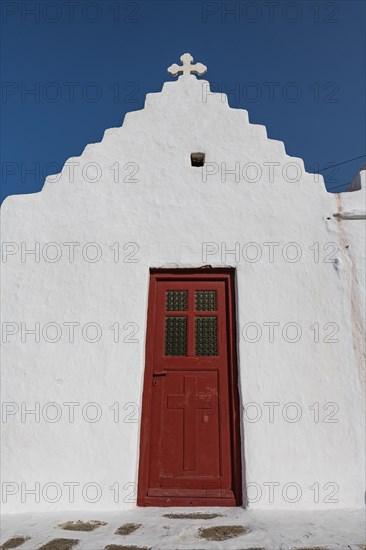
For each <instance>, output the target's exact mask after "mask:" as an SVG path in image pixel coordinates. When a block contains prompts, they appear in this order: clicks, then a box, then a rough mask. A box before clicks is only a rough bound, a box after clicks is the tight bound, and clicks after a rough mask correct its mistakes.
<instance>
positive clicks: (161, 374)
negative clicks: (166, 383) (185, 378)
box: [153, 370, 168, 376]
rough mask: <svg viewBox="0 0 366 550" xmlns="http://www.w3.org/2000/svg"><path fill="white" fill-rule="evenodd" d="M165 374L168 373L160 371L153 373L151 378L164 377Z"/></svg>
mask: <svg viewBox="0 0 366 550" xmlns="http://www.w3.org/2000/svg"><path fill="white" fill-rule="evenodd" d="M166 374H168V371H166V370H161V371H158V372H153V376H165V375H166Z"/></svg>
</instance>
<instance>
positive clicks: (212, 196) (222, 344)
mask: <svg viewBox="0 0 366 550" xmlns="http://www.w3.org/2000/svg"><path fill="white" fill-rule="evenodd" d="M181 61H182V65H176V64H174V65H172V66H171V67H169V72H170V78H172V77H176V76H177V77H178V78H173V80H174V81H170V82H166V83H165V84H164V86H163V89H162V91H161V92H159V93H153V94H148V96H147V98H146V103H145V107H144V109H142V110H140V111H135V112H131V113H128V114H127V115H126V117H125V120H124V122H123V125H122V126H121V127H118V128H112V129H109V130H107V131H106V132H105V134H104V137H103V139H102V141H101V142H100V143H95V144H91V145H87V147H86V148H85V149H84V151H83V153H82V155H81V156H80V157H73V158H70V159H69V160H68V161H67V162H66V164H65V166H64V167H63V169H62V172H61V173H60V174H57V175H54V176H49V177H47V179H46V181H45V184H44V188H43V190H42V191H41V192H40V193H35V194H28V195H21V196H19V195H18V196H11V197H8V198H7V199H6V200H5V202H4V204H3V207H2V258H1V269H2V359H3V364H2V388H3V390H2V399H3V403H2V453H3V457H2V464H3V472H2V502H3V511H4V512H9V513H12V512H18V513H19V512H29V511H40V512H41V511H50V510H65V509H68V510H81V509H83V510H85V509H92V510H96V509H99V510H110V511H112V510H122V509H127V508H133V507H135V506H165V507H169V506H174V507H177V506H182V507H183V506H200V507H202V506H242V507H248V508H249V509H250V508H252V509H254V508H257V509H282V508H285V509H289V510H290V509H291V510H295V509H296V510H299V509H300V510H301V509H316V510H318V509H324V508H332V509H336V508H361V507H362V506H363V505H364V498H365V485H364V464H365V454H364V453H365V444H364V443H365V442H364V405H363V395H364V383H365V371H364V365H365V363H364V350H363V345H364V344H363V342H364V339H363V334H364V326H365V318H364V304H365V245H364V236H365V171H364V170H363V171H361V172H360V174H359V175H358V177H357V178H356V179H355V180H354V182H353V184H352V186H351V188H350V190H349V192H345V193H341V194H331V193H329V192H327V190H326V188H325V186H324V181H323V178H322V177H321V176H320V175H317V174H311V173H307V172H306V171H305V168H304V163H303V161H302V160H301V159H300V158H294V157H290V156H288V155H287V154H286V151H285V147H284V144H283V143H282V142H281V141H277V140H274V139H269V138H268V136H267V133H266V129H265V127H264V126H261V125H256V124H251V123H250V122H249V119H248V113H247V111H245V110H242V109H233V108H230V107H229V105H228V101H227V97H226V96H225V95H224V94H220V93H212V92H211V91H210V87H209V83H208V82H207V81H206V80H203V79H200V78H197V76H198V77H199V76H201V75H202V74H204V72H205V71H206V67H205V66H204V65H202V64H200V63H198V64H196V65H195V64H193V59H192V57H191V56H190V55H189V54H185V55H183V56H182V57H181ZM196 75H197V76H196ZM283 123H284V125H285V124H286V121H285V120H284V121H283Z"/></svg>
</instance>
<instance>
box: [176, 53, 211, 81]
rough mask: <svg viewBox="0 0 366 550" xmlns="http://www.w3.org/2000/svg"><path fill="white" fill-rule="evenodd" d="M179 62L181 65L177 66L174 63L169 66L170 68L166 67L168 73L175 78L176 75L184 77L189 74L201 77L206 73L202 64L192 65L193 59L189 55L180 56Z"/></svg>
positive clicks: (205, 68)
mask: <svg viewBox="0 0 366 550" xmlns="http://www.w3.org/2000/svg"><path fill="white" fill-rule="evenodd" d="M180 60H181V62H182V63H183V65H177V64H176V63H173V65H170V67H168V73H170V74H171V75H173V76H177V74H179V73H183V76H186V75H190V74H198V75H203V74H205V72H206V71H207V67H206V65H203V64H202V63H196V64H195V65H192V61H193V57H192V56H191V54H190V53H184V54H183V55H181V57H180Z"/></svg>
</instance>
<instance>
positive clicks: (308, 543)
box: [1, 508, 365, 550]
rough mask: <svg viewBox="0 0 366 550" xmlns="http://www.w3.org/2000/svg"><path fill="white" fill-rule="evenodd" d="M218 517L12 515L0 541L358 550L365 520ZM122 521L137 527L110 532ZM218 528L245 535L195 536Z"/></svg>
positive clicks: (236, 513)
mask: <svg viewBox="0 0 366 550" xmlns="http://www.w3.org/2000/svg"><path fill="white" fill-rule="evenodd" d="M192 511H194V512H197V511H198V512H204V513H207V511H208V509H207V508H185V509H184V512H187V513H189V512H192ZM209 511H210V512H216V513H220V514H222V517H218V518H215V519H210V520H202V519H199V520H198V519H195V520H192V519H179V520H177V519H169V518H164V517H163V515H164V514H165V513H168V512H169V513H173V512H179V513H181V512H182V508H178V509H177V508H169V509H162V508H149V509H146V508H145V509H143V508H137V509H135V510H130V511H125V512H122V513H120V512H109V513H107V512H99V513H98V514H97V515H95V514H91V513H90V512H89V513H86V512H74V513H70V512H56V513H55V512H51V513H48V514H12V515H9V516H5V517H4V520H3V531H2V537H1V542H5V541H6V540H8V539H9V538H11V537H12V536H16V535H18V536H19V535H23V536H30V537H31V539H30V540H29V541H27V542H26V543H24V544H23V545H22V546H21V549H22V550H34V549H35V548H39V547H40V546H41V545H42V544H45V543H46V542H48V541H50V540H52V539H55V538H71V539H78V540H80V543H79V544H78V545H77V546H75V550H103V549H104V548H105V547H106V546H107V545H109V544H120V545H131V546H134V545H135V546H139V547H143V548H149V549H151V550H160V549H161V550H163V549H164V550H175V549H179V550H183V549H187V550H188V549H189V550H198V549H207V550H208V549H210V550H211V549H212V550H214V549H218V550H219V549H220V550H221V549H224V548H228V549H229V548H230V549H232V550H234V549H237V550H245V549H248V550H249V549H251V550H253V549H254V548H255V549H257V550H259V549H263V550H296V549H301V550H304V549H309V550H311V549H314V550H315V549H319V548H321V549H329V550H363V549H364V546H363V545H364V544H365V518H364V514H363V511H362V510H357V511H355V510H336V511H328V510H327V511H321V512H314V511H307V512H304V511H302V512H288V511H286V512H284V511H282V512H281V511H268V510H267V511H262V510H255V511H248V510H243V509H241V508H213V509H210V510H209ZM80 519H81V520H82V521H90V520H95V519H97V520H99V521H104V522H106V523H107V525H104V526H102V527H99V528H98V529H96V530H95V531H93V532H80V531H79V532H77V531H65V530H63V529H60V528H58V527H57V526H58V525H60V524H63V523H64V522H66V521H70V520H80ZM124 523H137V524H138V523H141V527H140V528H139V529H138V530H137V531H135V532H134V533H132V534H131V535H127V536H120V535H116V534H115V531H116V530H117V529H118V527H119V526H120V525H123V524H124ZM219 525H241V526H244V527H247V528H248V529H249V531H248V532H247V533H246V534H245V535H242V536H240V537H237V538H233V539H230V540H224V541H219V542H216V541H207V540H205V539H202V538H200V537H199V536H198V535H199V529H200V528H206V527H213V526H219Z"/></svg>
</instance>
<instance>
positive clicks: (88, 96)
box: [1, 0, 366, 200]
mask: <svg viewBox="0 0 366 550" xmlns="http://www.w3.org/2000/svg"><path fill="white" fill-rule="evenodd" d="M365 8H366V3H365V2H363V1H361V0H360V1H358V0H349V1H334V2H327V1H325V0H322V1H319V2H317V1H312V0H309V1H307V0H303V1H299V0H297V1H289V2H287V1H281V0H277V1H270V0H263V1H256V0H253V1H249V0H248V1H246V0H242V1H234V2H233V1H229V2H222V1H203V2H201V1H198V0H185V1H179V0H174V1H169V0H165V1H154V0H150V1H126V2H125V1H119V0H113V1H109V0H105V1H94V0H91V1H89V0H69V1H68V2H65V1H64V0H52V2H51V1H48V0H44V1H42V0H38V1H33V0H27V1H26V2H24V1H6V0H4V1H3V2H2V4H1V10H2V13H1V17H2V23H1V24H2V54H1V55H2V102H1V108H2V126H1V140H2V176H1V183H2V190H1V198H2V200H3V199H4V198H5V197H6V196H7V195H10V194H17V193H31V192H35V191H39V190H40V189H41V188H42V186H43V182H44V178H45V176H46V175H47V174H53V173H56V172H59V171H60V168H61V167H62V165H63V164H64V162H65V161H66V160H67V159H68V158H69V157H71V156H78V155H80V153H81V152H82V150H83V149H84V147H85V146H86V145H87V144H88V143H93V142H97V141H100V140H101V138H102V136H103V132H104V130H105V129H106V128H110V127H115V126H120V125H121V123H122V121H123V117H124V115H125V113H126V112H128V111H132V110H135V109H141V108H142V107H143V105H144V99H145V95H146V94H147V93H149V92H154V91H160V90H161V87H162V85H163V82H164V81H166V80H171V77H170V76H169V75H168V74H167V72H166V68H167V67H168V66H169V65H171V64H172V63H177V62H179V57H180V55H181V54H182V53H184V52H187V51H188V52H190V53H191V54H192V55H193V56H194V58H195V61H200V62H202V63H204V64H205V65H207V66H208V72H207V74H206V75H205V78H207V79H208V80H209V81H210V82H211V84H212V88H213V89H217V90H218V91H224V92H225V91H228V92H229V103H230V105H231V106H232V107H236V108H244V109H247V110H248V111H249V118H250V121H251V122H253V123H257V124H264V125H265V126H266V127H267V132H268V135H269V137H271V138H274V139H279V140H282V141H284V142H285V146H286V150H287V152H288V154H290V155H293V156H298V157H302V158H303V159H304V161H305V166H306V169H307V170H308V171H310V172H313V171H317V170H318V169H319V168H324V167H327V166H329V165H330V164H338V163H340V162H343V161H347V160H349V159H352V158H354V157H359V156H360V155H363V154H365V100H364V98H365V91H366V90H365V61H366V59H365V51H366V49H365V23H366V21H365ZM32 90H33V92H32ZM230 90H231V91H232V90H236V93H230ZM365 161H366V157H365V158H363V159H362V158H361V159H358V160H355V161H353V162H349V163H345V164H342V165H341V166H338V167H335V168H332V169H331V170H326V171H323V172H322V173H323V175H324V176H325V179H326V184H327V188H328V189H329V190H333V191H336V190H342V189H344V186H345V185H346V184H347V183H348V182H350V181H351V180H352V178H353V176H354V175H355V174H356V173H357V171H358V170H359V169H360V167H361V166H362V164H364V162H365Z"/></svg>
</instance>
